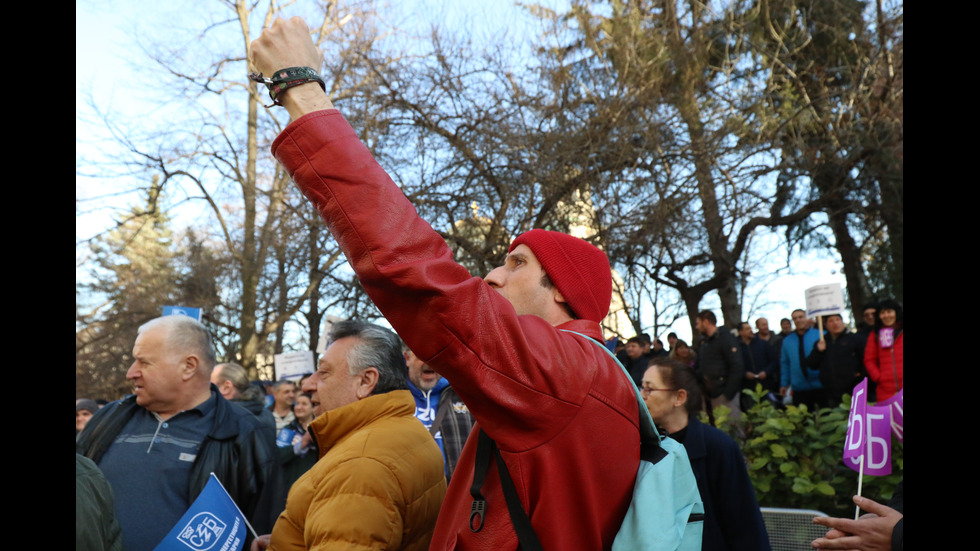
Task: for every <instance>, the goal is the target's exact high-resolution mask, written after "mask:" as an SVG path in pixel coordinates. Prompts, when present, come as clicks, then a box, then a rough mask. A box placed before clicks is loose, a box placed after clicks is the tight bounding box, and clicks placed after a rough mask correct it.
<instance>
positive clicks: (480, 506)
mask: <svg viewBox="0 0 980 551" xmlns="http://www.w3.org/2000/svg"><path fill="white" fill-rule="evenodd" d="M492 444H493V440H491V439H490V437H489V436H487V435H486V433H484V432H483V429H480V434H479V438H478V439H477V441H476V461H474V462H473V485H472V486H470V495H471V496H473V504H472V505H470V530H471V531H473V532H479V531H480V530H482V529H483V521H484V520H486V516H487V500H486V499H485V498H484V497H483V494H481V493H480V489H481V488H482V487H483V479H484V478H486V476H487V469H489V468H490V453H491V451H490V446H491V445H492ZM474 520H479V524H476V525H475V526H474Z"/></svg>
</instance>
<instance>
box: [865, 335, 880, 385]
mask: <svg viewBox="0 0 980 551" xmlns="http://www.w3.org/2000/svg"><path fill="white" fill-rule="evenodd" d="M877 337H878V335H877V334H876V333H875V332H874V331H871V334H869V335H868V342H867V344H866V345H865V346H864V368H865V369H867V370H868V378H869V379H871V380H872V381H874V382H876V383H877V382H878V381H879V379H880V378H881V370H880V369H879V368H878V338H877Z"/></svg>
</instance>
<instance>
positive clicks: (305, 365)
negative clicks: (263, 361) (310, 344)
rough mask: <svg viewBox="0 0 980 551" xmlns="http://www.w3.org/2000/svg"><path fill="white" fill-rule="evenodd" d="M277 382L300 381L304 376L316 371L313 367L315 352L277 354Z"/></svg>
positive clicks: (302, 351)
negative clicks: (285, 380) (286, 380)
mask: <svg viewBox="0 0 980 551" xmlns="http://www.w3.org/2000/svg"><path fill="white" fill-rule="evenodd" d="M275 362H276V365H275V369H276V380H277V381H281V380H283V379H291V380H296V381H299V380H300V379H301V378H302V377H303V375H308V374H310V373H313V372H314V371H316V368H315V367H313V351H312V350H301V351H299V352H284V353H282V354H276V358H275Z"/></svg>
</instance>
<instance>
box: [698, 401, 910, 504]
mask: <svg viewBox="0 0 980 551" xmlns="http://www.w3.org/2000/svg"><path fill="white" fill-rule="evenodd" d="M747 392H748V394H749V395H751V396H753V398H755V400H756V403H755V405H753V406H752V408H751V409H749V410H748V411H746V412H743V419H742V423H741V425H740V428H739V426H737V425H736V424H735V423H733V422H732V421H731V420H730V419H728V414H729V413H730V410H729V409H728V408H727V407H725V406H721V407H718V408H716V409H715V418H716V421H717V423H718V426H719V427H720V428H721V429H722V430H724V431H725V432H727V433H728V434H729V435H730V436H731V437H732V438H734V439H735V440H736V441H737V442H738V443H739V444H740V445H741V447H742V453H743V454H744V455H745V463H746V465H747V466H748V469H749V476H750V478H751V479H752V484H753V485H754V486H755V491H756V497H757V498H758V500H759V505H760V506H762V507H788V508H794V509H817V510H820V511H823V512H824V513H827V514H828V515H831V516H844V517H846V516H850V515H853V514H854V503H853V502H852V501H851V496H853V495H854V494H856V493H857V483H858V473H857V472H856V471H853V470H851V469H849V468H848V467H846V466H845V465H844V461H843V459H842V455H843V451H844V439H845V435H846V433H847V415H848V411H849V408H850V404H851V398H850V396H845V397H844V403H843V404H841V405H840V406H839V407H836V408H826V409H820V410H817V411H816V412H810V411H807V408H806V406H792V405H791V406H787V407H786V408H785V409H778V408H776V407H775V406H774V405H772V404H771V403H770V402H768V401H767V400H763V399H761V397H762V396H764V395H765V392H763V391H762V389H761V385H760V386H757V387H756V391H755V392H752V391H747ZM902 471H903V453H902V443H901V442H898V439H897V438H895V437H894V435H893V436H892V474H890V475H888V476H869V475H865V476H864V482H863V488H862V491H861V494H862V495H863V496H865V497H868V498H870V499H874V500H875V501H878V502H880V503H887V501H888V500H889V499H891V496H892V493H893V492H894V490H895V486H896V485H897V484H898V482H899V481H900V480H902Z"/></svg>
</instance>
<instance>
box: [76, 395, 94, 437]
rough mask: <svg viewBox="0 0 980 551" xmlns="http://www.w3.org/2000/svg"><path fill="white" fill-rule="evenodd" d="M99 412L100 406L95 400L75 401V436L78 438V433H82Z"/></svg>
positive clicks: (82, 399) (81, 399)
mask: <svg viewBox="0 0 980 551" xmlns="http://www.w3.org/2000/svg"><path fill="white" fill-rule="evenodd" d="M97 411H99V405H98V404H96V403H95V400H89V399H88V398H79V399H77V400H75V436H78V433H80V432H82V429H84V428H85V425H86V424H87V423H88V420H89V419H91V418H92V416H93V415H95V412H97Z"/></svg>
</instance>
